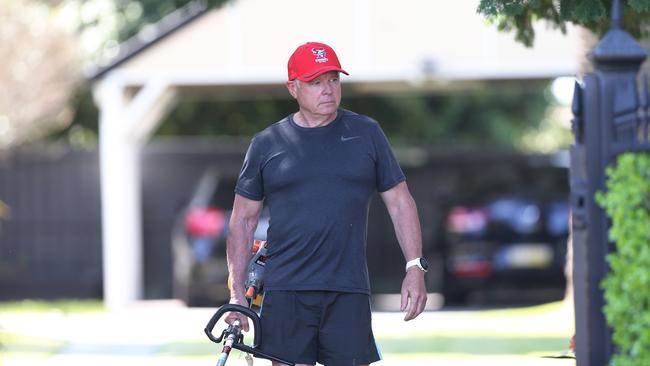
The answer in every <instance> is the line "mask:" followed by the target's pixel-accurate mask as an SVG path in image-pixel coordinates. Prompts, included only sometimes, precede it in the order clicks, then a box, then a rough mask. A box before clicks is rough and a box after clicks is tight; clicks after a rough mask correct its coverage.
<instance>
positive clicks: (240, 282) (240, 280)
mask: <svg viewBox="0 0 650 366" xmlns="http://www.w3.org/2000/svg"><path fill="white" fill-rule="evenodd" d="M236 220H237V221H235V222H231V223H230V229H229V230H230V232H229V235H228V240H227V244H226V253H227V257H228V272H229V273H230V280H231V291H230V297H231V298H234V299H238V300H241V298H240V297H241V296H243V294H244V293H245V292H246V289H245V288H244V283H245V282H246V268H247V266H248V261H249V259H250V246H251V245H252V243H253V233H254V232H255V226H254V225H252V224H251V223H250V222H249V221H250V220H245V219H236Z"/></svg>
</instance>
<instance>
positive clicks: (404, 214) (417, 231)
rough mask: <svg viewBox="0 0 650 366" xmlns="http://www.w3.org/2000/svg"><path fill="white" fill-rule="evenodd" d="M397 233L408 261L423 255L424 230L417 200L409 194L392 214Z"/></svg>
mask: <svg viewBox="0 0 650 366" xmlns="http://www.w3.org/2000/svg"><path fill="white" fill-rule="evenodd" d="M391 218H392V220H393V225H394V227H395V235H396V236H397V241H398V243H399V245H400V247H401V249H402V253H403V254H404V258H405V259H406V260H407V261H408V260H411V259H414V258H418V257H421V256H422V231H421V228H420V219H419V217H418V213H417V207H416V205H415V201H414V200H413V198H412V197H411V196H410V195H409V196H408V198H404V199H403V201H402V202H400V204H399V205H398V207H396V209H395V212H393V214H392V215H391Z"/></svg>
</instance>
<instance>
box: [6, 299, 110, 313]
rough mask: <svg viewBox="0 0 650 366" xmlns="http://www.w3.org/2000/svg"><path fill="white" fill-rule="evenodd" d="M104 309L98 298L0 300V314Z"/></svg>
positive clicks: (99, 310) (90, 311) (88, 311)
mask: <svg viewBox="0 0 650 366" xmlns="http://www.w3.org/2000/svg"><path fill="white" fill-rule="evenodd" d="M103 310H104V304H103V303H102V302H101V301H99V300H55V301H45V300H21V301H6V302H0V315H2V314H6V313H45V312H52V311H56V312H62V313H65V314H79V313H94V312H101V311H103Z"/></svg>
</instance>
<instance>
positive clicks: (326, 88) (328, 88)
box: [323, 81, 334, 94]
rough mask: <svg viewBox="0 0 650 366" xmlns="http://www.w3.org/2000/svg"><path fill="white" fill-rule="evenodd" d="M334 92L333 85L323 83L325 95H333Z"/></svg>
mask: <svg viewBox="0 0 650 366" xmlns="http://www.w3.org/2000/svg"><path fill="white" fill-rule="evenodd" d="M332 90H334V86H332V83H330V82H329V81H328V82H325V83H323V94H332Z"/></svg>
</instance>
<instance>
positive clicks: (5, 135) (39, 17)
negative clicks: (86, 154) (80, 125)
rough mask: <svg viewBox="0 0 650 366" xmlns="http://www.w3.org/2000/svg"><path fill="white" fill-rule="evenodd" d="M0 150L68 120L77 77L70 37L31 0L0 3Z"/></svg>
mask: <svg viewBox="0 0 650 366" xmlns="http://www.w3.org/2000/svg"><path fill="white" fill-rule="evenodd" d="M0 59H1V60H2V68H0V85H2V87H1V88H0V149H3V148H8V147H10V146H13V145H17V144H20V143H23V142H25V141H29V140H31V139H34V138H37V137H41V136H44V135H46V134H47V133H49V132H51V131H52V130H54V129H59V128H61V127H62V126H65V125H67V124H68V123H69V121H70V115H71V111H70V109H69V108H68V104H67V102H68V98H69V97H70V95H72V93H73V92H74V89H75V87H76V83H77V81H78V80H79V62H78V61H79V59H78V54H77V48H76V45H75V43H74V39H73V37H72V36H71V35H70V34H68V33H66V32H64V31H62V30H61V29H60V28H58V27H56V25H54V24H53V22H52V21H51V19H50V18H49V17H48V14H47V11H44V10H43V9H41V8H39V7H38V6H35V5H34V4H33V2H30V1H23V2H5V1H3V2H0Z"/></svg>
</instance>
